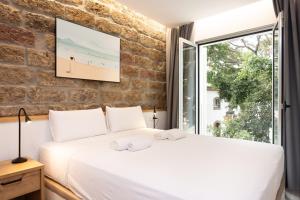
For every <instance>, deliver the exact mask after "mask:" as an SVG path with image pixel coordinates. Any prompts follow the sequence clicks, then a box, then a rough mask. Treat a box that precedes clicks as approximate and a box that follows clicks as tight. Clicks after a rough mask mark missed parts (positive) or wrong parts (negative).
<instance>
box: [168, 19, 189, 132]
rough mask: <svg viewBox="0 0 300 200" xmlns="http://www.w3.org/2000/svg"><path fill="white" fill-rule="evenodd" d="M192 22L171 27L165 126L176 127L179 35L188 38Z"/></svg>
mask: <svg viewBox="0 0 300 200" xmlns="http://www.w3.org/2000/svg"><path fill="white" fill-rule="evenodd" d="M193 27H194V23H190V24H186V25H183V26H180V27H179V29H178V28H172V30H171V39H170V40H171V41H170V56H169V62H168V63H169V66H167V67H168V78H167V81H168V84H167V86H168V88H167V128H168V129H172V128H178V109H179V108H178V107H179V52H178V51H179V49H178V48H179V47H178V41H179V37H182V38H185V39H187V40H190V38H191V35H192V31H193Z"/></svg>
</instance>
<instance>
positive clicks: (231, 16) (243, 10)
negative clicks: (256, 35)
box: [192, 0, 276, 41]
mask: <svg viewBox="0 0 300 200" xmlns="http://www.w3.org/2000/svg"><path fill="white" fill-rule="evenodd" d="M275 21H276V17H275V14H274V10H273V4H272V0H260V1H258V2H255V3H252V4H249V5H246V6H243V7H240V8H236V9H232V10H229V11H226V12H223V13H220V14H217V15H214V16H210V17H207V18H203V19H199V20H197V21H195V25H194V33H193V36H192V39H193V40H194V41H201V40H206V39H210V38H214V37H218V36H222V35H227V34H231V33H236V32H240V31H245V30H249V29H253V28H258V27H263V26H266V25H271V24H274V23H275Z"/></svg>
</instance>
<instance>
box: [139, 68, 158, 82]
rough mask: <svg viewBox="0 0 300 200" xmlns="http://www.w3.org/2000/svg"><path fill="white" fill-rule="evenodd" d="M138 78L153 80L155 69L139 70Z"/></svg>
mask: <svg viewBox="0 0 300 200" xmlns="http://www.w3.org/2000/svg"><path fill="white" fill-rule="evenodd" d="M140 78H141V79H145V80H155V71H152V70H146V69H143V70H141V72H140Z"/></svg>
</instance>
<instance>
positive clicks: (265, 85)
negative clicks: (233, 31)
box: [208, 37, 272, 142]
mask: <svg viewBox="0 0 300 200" xmlns="http://www.w3.org/2000/svg"><path fill="white" fill-rule="evenodd" d="M258 42H259V43H257V44H256V45H253V46H256V47H257V49H256V50H255V51H254V50H253V51H250V50H246V49H247V48H246V46H245V47H244V48H241V47H239V48H235V47H234V45H232V44H230V43H228V42H225V43H219V44H215V45H211V46H209V47H208V66H209V71H208V83H209V85H210V86H212V87H214V88H216V89H218V90H219V95H220V98H221V99H223V100H225V101H226V102H228V103H229V108H230V109H231V110H232V109H234V108H235V109H238V110H239V113H238V115H237V116H234V117H232V119H228V120H225V121H224V122H223V124H222V126H221V127H220V128H212V132H213V133H214V135H216V136H223V137H229V138H241V139H247V140H255V141H262V142H269V140H270V138H269V132H270V128H271V125H272V62H271V58H270V48H271V45H270V43H269V38H268V37H266V39H264V40H261V38H259V40H258ZM244 44H245V43H244Z"/></svg>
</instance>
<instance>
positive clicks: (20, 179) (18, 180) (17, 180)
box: [1, 178, 22, 186]
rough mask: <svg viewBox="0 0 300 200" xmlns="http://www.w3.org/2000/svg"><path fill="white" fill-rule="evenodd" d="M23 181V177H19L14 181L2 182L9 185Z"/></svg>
mask: <svg viewBox="0 0 300 200" xmlns="http://www.w3.org/2000/svg"><path fill="white" fill-rule="evenodd" d="M21 181H22V178H18V179H16V180H13V181H8V182H5V183H1V185H3V186H4V185H9V184H12V183H17V182H21Z"/></svg>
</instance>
